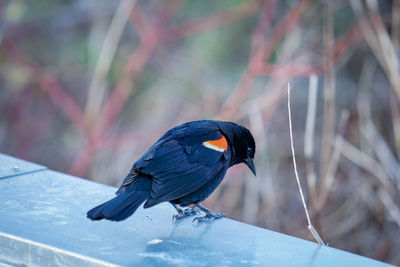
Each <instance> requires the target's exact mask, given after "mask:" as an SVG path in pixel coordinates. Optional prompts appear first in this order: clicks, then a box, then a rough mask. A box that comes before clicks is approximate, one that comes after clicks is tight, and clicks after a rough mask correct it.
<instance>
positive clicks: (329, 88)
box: [319, 1, 336, 187]
mask: <svg viewBox="0 0 400 267" xmlns="http://www.w3.org/2000/svg"><path fill="white" fill-rule="evenodd" d="M332 9H333V6H332V2H331V1H328V2H326V4H325V7H324V12H325V16H326V21H325V23H324V29H323V40H324V51H325V52H324V54H325V55H326V58H325V64H326V68H327V69H329V71H328V72H327V73H326V75H325V80H324V115H323V118H324V120H323V126H322V129H323V130H322V140H321V142H322V143H321V161H320V169H319V187H324V186H325V182H326V181H325V179H326V172H327V169H328V164H329V161H330V158H331V157H332V147H331V146H330V144H332V143H333V141H334V135H335V96H336V72H335V69H334V62H333V60H332V59H330V58H328V57H327V56H328V55H329V51H331V50H332V49H333V48H334V43H335V37H334V32H333V14H332Z"/></svg>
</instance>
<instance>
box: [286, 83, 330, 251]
mask: <svg viewBox="0 0 400 267" xmlns="http://www.w3.org/2000/svg"><path fill="white" fill-rule="evenodd" d="M288 113H289V134H290V147H291V149H292V157H293V166H294V173H295V175H296V181H297V186H298V187H299V191H300V197H301V202H302V203H303V207H304V211H305V213H306V217H307V222H308V226H307V228H308V230H310V232H311V234H312V235H313V236H314V238H315V240H316V241H317V242H318V243H319V244H321V245H325V243H324V241H322V239H321V237H320V236H319V234H318V232H317V230H315V228H314V226H313V225H312V224H311V219H310V215H309V214H308V209H307V204H306V201H305V198H304V194H303V190H302V189H301V184H300V179H299V174H298V173H297V166H296V156H295V153H294V145H293V133H292V132H293V131H292V115H291V111H290V84H289V83H288Z"/></svg>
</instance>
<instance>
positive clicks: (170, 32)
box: [160, 1, 259, 42]
mask: <svg viewBox="0 0 400 267" xmlns="http://www.w3.org/2000/svg"><path fill="white" fill-rule="evenodd" d="M258 9H259V5H258V4H257V1H245V2H244V3H243V4H240V5H237V6H235V7H233V8H230V9H227V10H224V11H221V12H220V13H217V14H213V15H211V16H208V17H204V18H200V19H195V20H192V21H189V22H185V23H182V24H178V25H173V26H169V27H167V28H165V29H164V30H163V32H162V35H161V37H160V38H161V41H163V42H169V41H174V40H177V39H181V38H184V37H186V36H189V35H193V34H197V33H200V32H204V31H207V30H210V29H214V28H217V27H221V26H223V25H227V24H230V23H232V22H234V21H237V20H240V19H243V18H246V17H249V16H251V15H253V14H255V13H256V12H257V11H258Z"/></svg>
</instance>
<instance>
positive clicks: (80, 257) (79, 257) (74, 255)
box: [0, 232, 121, 267]
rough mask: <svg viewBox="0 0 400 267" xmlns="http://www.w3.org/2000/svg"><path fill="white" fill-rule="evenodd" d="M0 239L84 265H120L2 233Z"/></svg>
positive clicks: (116, 266) (110, 266) (113, 266)
mask: <svg viewBox="0 0 400 267" xmlns="http://www.w3.org/2000/svg"><path fill="white" fill-rule="evenodd" d="M0 238H4V239H8V240H11V241H14V242H15V241H16V242H20V243H23V244H26V245H29V246H33V247H37V248H40V249H44V250H47V251H51V252H54V253H59V254H62V255H64V256H67V257H70V258H73V259H77V260H81V261H83V262H85V263H91V264H94V265H97V266H104V267H118V266H121V265H116V264H113V263H110V262H106V261H102V260H99V259H95V258H91V257H88V256H84V255H81V254H78V253H75V252H71V251H68V250H64V249H60V248H57V247H53V246H50V245H46V244H43V243H39V242H35V241H32V240H30V239H26V238H22V237H18V236H14V235H10V234H7V233H4V232H0ZM0 256H1V255H0Z"/></svg>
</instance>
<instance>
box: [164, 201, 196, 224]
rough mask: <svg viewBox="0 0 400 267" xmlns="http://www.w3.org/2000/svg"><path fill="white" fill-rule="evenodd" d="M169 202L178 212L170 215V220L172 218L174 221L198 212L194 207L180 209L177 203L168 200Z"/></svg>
mask: <svg viewBox="0 0 400 267" xmlns="http://www.w3.org/2000/svg"><path fill="white" fill-rule="evenodd" d="M170 203H171V204H172V206H174V208H175V209H176V211H177V212H178V214H175V215H174V216H172V220H174V221H176V220H180V219H183V218H185V217H188V216H192V215H195V214H198V213H199V211H198V210H197V209H195V208H186V209H184V210H182V209H181V208H179V207H178V205H175V204H174V203H172V202H170Z"/></svg>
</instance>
